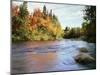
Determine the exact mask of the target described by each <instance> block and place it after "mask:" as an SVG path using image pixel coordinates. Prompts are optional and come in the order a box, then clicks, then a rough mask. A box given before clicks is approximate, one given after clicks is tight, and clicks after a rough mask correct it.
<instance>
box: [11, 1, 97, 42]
mask: <svg viewBox="0 0 100 75" xmlns="http://www.w3.org/2000/svg"><path fill="white" fill-rule="evenodd" d="M83 12H84V17H83V18H84V22H83V24H82V28H78V27H77V28H69V27H66V28H65V29H64V30H63V29H62V27H61V24H60V22H59V20H58V18H57V16H56V15H55V14H54V13H53V10H52V9H51V10H49V11H48V10H47V8H46V6H45V5H44V6H43V11H41V10H40V9H39V8H36V9H35V10H34V12H33V13H29V11H28V9H27V2H26V1H24V2H23V4H21V5H20V6H17V5H12V17H11V18H12V41H28V40H56V39H62V38H65V39H69V38H79V37H82V39H84V40H87V41H89V42H95V40H96V8H95V6H86V8H85V9H84V11H83Z"/></svg>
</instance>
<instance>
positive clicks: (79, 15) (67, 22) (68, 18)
mask: <svg viewBox="0 0 100 75" xmlns="http://www.w3.org/2000/svg"><path fill="white" fill-rule="evenodd" d="M12 3H13V4H14V5H21V4H22V2H18V1H13V2H12ZM44 5H45V6H46V8H47V9H48V11H50V9H52V11H53V13H54V14H55V15H56V16H57V17H58V20H59V22H60V24H61V26H62V28H63V29H65V27H66V26H67V27H81V26H82V25H81V24H82V23H83V10H84V7H85V5H70V4H54V3H53V4H52V3H36V2H28V4H27V6H28V11H29V12H30V13H31V12H34V9H36V8H39V9H41V11H42V9H43V6H44Z"/></svg>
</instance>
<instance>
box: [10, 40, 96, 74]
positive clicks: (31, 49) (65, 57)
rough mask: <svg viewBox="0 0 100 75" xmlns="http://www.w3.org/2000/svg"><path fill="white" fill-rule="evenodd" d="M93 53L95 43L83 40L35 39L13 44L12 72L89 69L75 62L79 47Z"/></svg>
mask: <svg viewBox="0 0 100 75" xmlns="http://www.w3.org/2000/svg"><path fill="white" fill-rule="evenodd" d="M81 47H86V48H88V49H89V50H90V52H91V53H92V52H93V51H94V50H95V44H93V43H87V42H85V41H81V40H76V41H75V40H60V41H33V42H21V43H15V44H12V60H11V62H12V64H11V66H12V67H11V69H12V73H34V72H51V71H65V70H66V71H69V70H82V69H89V67H87V66H84V65H80V64H78V63H76V62H75V60H74V57H75V56H76V55H77V54H78V53H79V48H81Z"/></svg>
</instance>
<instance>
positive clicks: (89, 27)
mask: <svg viewBox="0 0 100 75" xmlns="http://www.w3.org/2000/svg"><path fill="white" fill-rule="evenodd" d="M83 18H84V22H83V24H82V28H83V30H84V35H85V37H86V39H87V41H89V42H96V7H95V6H86V7H85V10H84V17H83Z"/></svg>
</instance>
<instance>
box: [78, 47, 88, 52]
mask: <svg viewBox="0 0 100 75" xmlns="http://www.w3.org/2000/svg"><path fill="white" fill-rule="evenodd" d="M79 50H80V52H84V53H87V52H89V51H88V49H87V48H84V47H83V48H80V49H79Z"/></svg>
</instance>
